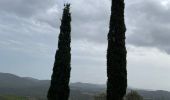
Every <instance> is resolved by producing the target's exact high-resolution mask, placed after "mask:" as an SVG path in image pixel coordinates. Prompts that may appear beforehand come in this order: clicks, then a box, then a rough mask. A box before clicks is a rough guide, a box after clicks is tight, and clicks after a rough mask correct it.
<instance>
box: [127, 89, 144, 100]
mask: <svg viewBox="0 0 170 100" xmlns="http://www.w3.org/2000/svg"><path fill="white" fill-rule="evenodd" d="M125 100H143V97H142V96H140V95H139V94H138V92H136V91H131V92H130V93H128V94H127V95H126V99H125Z"/></svg>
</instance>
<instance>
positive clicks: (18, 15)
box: [0, 0, 170, 91]
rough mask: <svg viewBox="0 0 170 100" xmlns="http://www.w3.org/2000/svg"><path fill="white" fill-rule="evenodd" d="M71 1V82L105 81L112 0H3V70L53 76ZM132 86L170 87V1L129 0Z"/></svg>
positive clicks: (0, 6)
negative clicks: (63, 18)
mask: <svg viewBox="0 0 170 100" xmlns="http://www.w3.org/2000/svg"><path fill="white" fill-rule="evenodd" d="M67 1H69V2H71V4H72V5H71V13H72V33H71V35H72V44H71V47H72V62H71V67H72V72H71V82H86V83H87V82H89V83H96V84H105V83H106V49H107V33H108V30H109V29H108V25H109V17H110V3H111V2H110V0H0V72H6V73H13V74H16V75H20V76H23V77H25V76H27V77H34V78H38V79H50V76H51V73H52V67H53V63H54V55H55V51H56V49H57V43H58V34H59V26H60V19H61V15H62V9H63V3H64V2H67ZM125 3H126V9H125V20H126V27H127V32H126V47H127V50H128V54H127V61H128V62H127V69H128V85H129V86H130V87H134V88H142V89H159V90H160V89H164V90H169V91H170V84H169V83H170V77H169V76H170V0H125Z"/></svg>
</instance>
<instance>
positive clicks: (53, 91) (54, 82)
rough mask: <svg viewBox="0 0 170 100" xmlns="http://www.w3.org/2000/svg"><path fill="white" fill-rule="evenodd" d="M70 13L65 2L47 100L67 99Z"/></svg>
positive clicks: (69, 60) (68, 6)
mask: <svg viewBox="0 0 170 100" xmlns="http://www.w3.org/2000/svg"><path fill="white" fill-rule="evenodd" d="M70 23H71V14H70V4H66V5H65V8H64V10H63V16H62V20H61V26H60V34H59V41H58V50H57V51H56V55H55V62H54V67H53V74H52V76H51V86H50V88H49V91H48V95H47V98H48V100H68V99H69V93H70V89H69V80H70V71H71V67H70V62H71V53H70V51H71V47H70V42H71V24H70Z"/></svg>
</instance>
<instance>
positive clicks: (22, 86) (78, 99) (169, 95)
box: [0, 73, 170, 100]
mask: <svg viewBox="0 0 170 100" xmlns="http://www.w3.org/2000/svg"><path fill="white" fill-rule="evenodd" d="M49 83H50V81H49V80H38V79H34V78H29V77H19V76H16V75H13V74H8V73H0V94H1V95H0V98H2V97H3V96H4V95H5V96H6V95H8V96H9V95H16V97H34V98H37V100H46V99H45V98H46V93H47V91H48V87H49V85H50V84H49ZM70 87H71V96H70V100H93V97H94V95H96V94H98V93H101V92H104V91H105V88H106V86H105V85H96V84H89V83H71V84H70ZM128 91H130V89H128ZM137 91H138V92H139V93H140V95H142V96H143V97H144V98H154V100H160V99H161V100H170V92H168V91H160V90H159V91H147V90H137ZM12 97H15V96H12ZM2 100H3V99H2ZM5 100H8V99H5ZM11 100H13V99H11Z"/></svg>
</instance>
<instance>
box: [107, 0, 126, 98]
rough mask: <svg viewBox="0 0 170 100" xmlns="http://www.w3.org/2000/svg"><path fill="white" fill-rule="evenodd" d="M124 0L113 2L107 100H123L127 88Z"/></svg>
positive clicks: (109, 36)
mask: <svg viewBox="0 0 170 100" xmlns="http://www.w3.org/2000/svg"><path fill="white" fill-rule="evenodd" d="M124 7H125V6H124V0H112V7H111V17H110V30H109V33H108V49H107V77H108V80H107V100H123V97H124V95H125V94H126V88H127V70H126V53H127V52H126V47H125V32H126V26H125V23H124Z"/></svg>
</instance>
